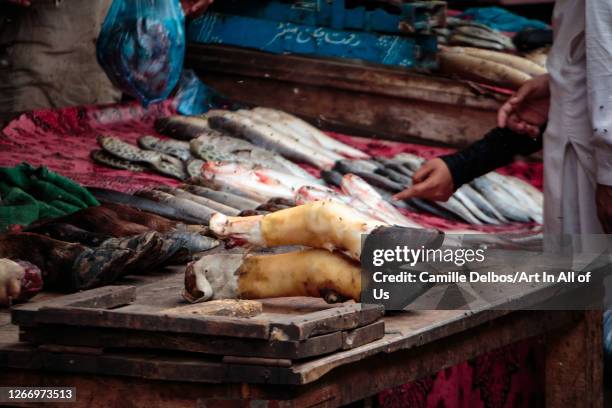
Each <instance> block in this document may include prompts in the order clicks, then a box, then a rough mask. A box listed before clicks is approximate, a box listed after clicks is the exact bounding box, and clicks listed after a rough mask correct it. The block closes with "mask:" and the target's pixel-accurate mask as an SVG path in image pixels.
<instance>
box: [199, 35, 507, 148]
mask: <svg viewBox="0 0 612 408" xmlns="http://www.w3.org/2000/svg"><path fill="white" fill-rule="evenodd" d="M187 64H188V65H189V66H191V67H192V68H194V69H195V70H196V72H197V73H198V75H200V76H201V77H202V79H203V80H204V81H205V82H206V83H207V84H208V85H210V86H211V87H213V88H214V89H216V90H218V91H219V92H221V93H222V94H223V95H225V96H227V97H228V98H230V99H233V100H236V101H241V102H243V103H247V104H253V105H262V106H269V107H273V108H278V109H283V110H286V111H288V112H291V113H294V114H296V115H298V116H301V117H303V118H305V119H307V120H309V121H310V122H312V123H314V124H315V125H318V126H322V127H324V128H327V129H334V130H343V131H347V132H352V133H354V134H364V135H367V136H372V137H380V138H387V139H390V140H399V141H414V140H417V139H418V140H420V141H421V142H422V141H428V142H437V143H444V144H450V145H455V146H462V145H466V144H468V143H471V142H473V141H475V140H477V139H480V138H481V137H482V135H484V134H485V133H486V132H487V131H489V130H490V129H491V128H493V127H495V123H496V122H495V120H496V119H495V117H496V112H497V109H498V108H499V106H500V105H501V104H500V100H499V97H492V96H491V95H483V94H482V93H481V91H480V90H476V89H475V88H474V87H471V86H470V85H467V84H465V83H461V82H459V81H454V80H449V79H446V78H440V77H435V76H430V75H429V76H423V75H418V74H414V73H410V72H406V71H404V70H401V69H392V68H384V67H379V66H372V65H368V64H362V63H355V62H349V61H336V60H324V59H314V58H306V57H299V56H287V55H283V56H275V55H270V54H266V53H261V52H257V51H252V50H241V49H232V48H229V47H219V46H213V47H205V48H201V47H192V48H190V49H189V52H188V54H187Z"/></svg>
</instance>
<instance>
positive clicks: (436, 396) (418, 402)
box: [378, 338, 544, 408]
mask: <svg viewBox="0 0 612 408" xmlns="http://www.w3.org/2000/svg"><path fill="white" fill-rule="evenodd" d="M378 402H379V405H380V406H381V407H383V408H404V407H410V408H442V407H443V408H515V407H541V406H544V346H543V342H542V341H541V339H539V338H532V339H528V340H525V341H522V342H520V343H515V344H511V345H509V346H507V347H504V348H501V349H498V350H495V351H493V352H491V353H487V354H484V355H482V356H479V357H477V358H475V359H473V360H470V361H467V362H465V363H461V364H458V365H456V366H454V367H450V368H447V369H445V370H441V371H439V372H438V373H437V374H434V375H432V376H429V377H425V378H422V379H419V380H417V381H414V382H412V383H409V384H404V385H401V386H398V387H395V388H391V389H388V390H385V391H383V392H381V393H380V394H379V395H378Z"/></svg>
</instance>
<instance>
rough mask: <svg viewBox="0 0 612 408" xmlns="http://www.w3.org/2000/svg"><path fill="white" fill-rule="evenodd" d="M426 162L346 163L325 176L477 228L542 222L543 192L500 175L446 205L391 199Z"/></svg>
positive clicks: (409, 158)
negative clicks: (354, 178)
mask: <svg viewBox="0 0 612 408" xmlns="http://www.w3.org/2000/svg"><path fill="white" fill-rule="evenodd" d="M424 162H425V159H423V158H421V157H418V156H416V155H413V154H409V153H400V154H398V155H396V156H395V157H393V158H377V159H375V160H358V161H349V160H344V161H340V162H338V163H336V166H335V167H334V169H333V170H332V171H328V172H323V173H322V176H323V177H324V179H325V180H326V181H327V182H329V183H330V184H333V185H336V186H339V187H341V181H340V180H341V177H342V175H343V174H355V175H358V176H359V177H361V178H362V179H364V180H365V181H366V182H368V183H369V184H370V185H372V187H373V188H375V189H377V190H378V191H379V193H380V194H381V196H382V197H384V198H385V199H387V200H388V201H390V202H392V203H394V204H395V205H397V206H400V207H404V208H406V209H409V210H417V211H424V212H428V213H431V214H434V215H437V216H440V217H443V218H458V219H460V220H463V221H464V222H467V223H469V224H473V225H483V224H490V225H498V224H504V223H509V222H513V221H514V222H537V223H541V222H542V217H543V216H542V204H543V198H542V193H541V192H540V191H539V190H537V189H536V188H535V187H533V186H532V185H530V184H529V183H526V182H524V181H523V180H521V179H519V178H517V177H513V176H504V175H501V174H499V173H496V172H491V173H488V174H486V175H484V176H482V177H479V178H477V179H475V180H473V181H472V182H471V183H469V184H465V185H463V186H461V187H460V188H459V189H457V191H456V192H455V193H454V194H453V196H452V197H451V198H450V199H449V200H448V201H446V202H429V201H426V200H422V199H417V198H415V199H410V200H407V201H406V202H397V201H392V200H391V195H393V194H395V193H397V192H399V191H402V190H403V189H405V188H406V187H408V186H410V185H411V184H412V176H413V174H414V172H415V171H416V170H418V169H419V168H420V167H421V165H422V164H423V163H424Z"/></svg>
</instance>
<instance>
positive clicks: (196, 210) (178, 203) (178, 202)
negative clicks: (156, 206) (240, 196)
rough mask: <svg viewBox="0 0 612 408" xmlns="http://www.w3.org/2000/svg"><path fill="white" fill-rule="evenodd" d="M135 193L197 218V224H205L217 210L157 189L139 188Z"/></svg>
mask: <svg viewBox="0 0 612 408" xmlns="http://www.w3.org/2000/svg"><path fill="white" fill-rule="evenodd" d="M135 195H137V196H139V197H143V198H146V199H149V200H153V201H157V202H160V203H162V204H166V205H169V206H171V207H174V208H176V209H177V210H179V211H180V212H182V213H185V214H188V215H189V216H190V217H193V218H195V219H197V220H198V224H203V225H207V224H208V221H209V220H210V217H211V216H212V215H213V214H214V213H215V212H217V211H215V210H213V209H212V208H210V207H207V206H204V205H202V204H198V203H195V202H193V201H190V200H187V199H184V198H178V197H175V196H173V195H172V194H168V193H165V192H163V191H159V190H139V191H137V192H136V193H135Z"/></svg>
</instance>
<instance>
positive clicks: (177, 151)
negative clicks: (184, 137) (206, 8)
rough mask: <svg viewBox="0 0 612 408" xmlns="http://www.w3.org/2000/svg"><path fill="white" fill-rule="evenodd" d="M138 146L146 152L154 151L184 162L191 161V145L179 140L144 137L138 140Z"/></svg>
mask: <svg viewBox="0 0 612 408" xmlns="http://www.w3.org/2000/svg"><path fill="white" fill-rule="evenodd" d="M138 145H139V146H140V147H141V148H143V149H145V150H153V151H156V152H160V153H164V154H167V155H170V156H174V157H176V158H177V159H180V160H182V161H188V160H189V159H191V151H190V150H189V143H188V142H183V141H178V140H163V139H160V138H158V137H155V136H142V137H141V138H139V139H138Z"/></svg>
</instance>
